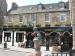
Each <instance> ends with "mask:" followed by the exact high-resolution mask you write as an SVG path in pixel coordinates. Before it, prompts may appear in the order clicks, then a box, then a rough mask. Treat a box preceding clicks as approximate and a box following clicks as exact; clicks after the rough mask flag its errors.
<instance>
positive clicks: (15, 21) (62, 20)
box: [4, 2, 71, 27]
mask: <svg viewBox="0 0 75 56" xmlns="http://www.w3.org/2000/svg"><path fill="white" fill-rule="evenodd" d="M68 4H69V3H68V2H65V3H64V2H59V3H54V4H38V5H29V6H21V7H17V8H15V9H11V11H10V12H9V14H8V16H6V17H7V19H5V22H4V26H11V25H13V26H22V25H27V26H28V25H30V24H31V25H32V26H37V25H40V26H41V27H45V26H46V25H50V26H65V25H71V19H70V11H69V6H68Z"/></svg>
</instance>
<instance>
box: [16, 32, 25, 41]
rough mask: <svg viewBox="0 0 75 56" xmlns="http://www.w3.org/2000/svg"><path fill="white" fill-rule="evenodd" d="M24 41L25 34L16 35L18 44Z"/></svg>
mask: <svg viewBox="0 0 75 56" xmlns="http://www.w3.org/2000/svg"><path fill="white" fill-rule="evenodd" d="M23 41H24V33H16V42H23Z"/></svg>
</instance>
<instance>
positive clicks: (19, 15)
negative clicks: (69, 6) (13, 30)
mask: <svg viewBox="0 0 75 56" xmlns="http://www.w3.org/2000/svg"><path fill="white" fill-rule="evenodd" d="M21 17H22V18H21ZM23 18H24V16H23V15H19V23H23ZM20 19H21V20H22V21H20Z"/></svg>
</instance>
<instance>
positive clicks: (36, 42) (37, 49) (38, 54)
mask: <svg viewBox="0 0 75 56" xmlns="http://www.w3.org/2000/svg"><path fill="white" fill-rule="evenodd" d="M34 48H35V52H34V55H33V56H41V52H40V41H39V39H38V38H37V37H35V38H34Z"/></svg>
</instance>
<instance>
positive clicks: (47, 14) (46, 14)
mask: <svg viewBox="0 0 75 56" xmlns="http://www.w3.org/2000/svg"><path fill="white" fill-rule="evenodd" d="M44 15H45V21H44V22H50V17H49V15H50V14H49V13H45V14H44ZM47 16H48V17H47ZM47 18H48V20H46V19H47Z"/></svg>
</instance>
